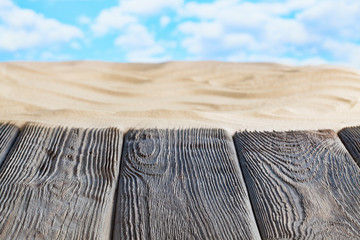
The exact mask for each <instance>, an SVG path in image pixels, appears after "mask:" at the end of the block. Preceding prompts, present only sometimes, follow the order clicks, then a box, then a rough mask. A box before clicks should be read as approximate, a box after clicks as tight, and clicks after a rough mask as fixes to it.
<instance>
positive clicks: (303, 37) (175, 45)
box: [0, 0, 360, 68]
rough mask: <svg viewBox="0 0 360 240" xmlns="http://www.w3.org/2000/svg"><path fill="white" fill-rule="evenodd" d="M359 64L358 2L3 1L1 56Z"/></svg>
mask: <svg viewBox="0 0 360 240" xmlns="http://www.w3.org/2000/svg"><path fill="white" fill-rule="evenodd" d="M84 59H85V60H104V61H118V62H163V61H170V60H220V61H236V62H238V61H240V62H278V63H285V64H292V65H299V64H301V65H303V64H306V65H307V64H324V63H325V64H339V65H345V66H350V67H355V68H360V1H359V0H341V1H335V0H268V1H260V0H256V1H254V0H253V1H250V0H218V1H191V0H190V1H183V0H152V1H149V0H121V1H114V0H106V1H103V0H13V1H11V0H0V61H18V60H21V61H24V60H25V61H28V60H29V61H67V60H84Z"/></svg>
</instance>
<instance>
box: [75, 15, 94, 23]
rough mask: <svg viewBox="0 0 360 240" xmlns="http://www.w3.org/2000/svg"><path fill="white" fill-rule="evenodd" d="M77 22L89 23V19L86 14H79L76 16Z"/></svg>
mask: <svg viewBox="0 0 360 240" xmlns="http://www.w3.org/2000/svg"><path fill="white" fill-rule="evenodd" d="M77 22H78V23H80V24H84V25H86V24H90V23H91V19H90V18H89V17H88V16H85V15H81V16H79V17H78V18H77Z"/></svg>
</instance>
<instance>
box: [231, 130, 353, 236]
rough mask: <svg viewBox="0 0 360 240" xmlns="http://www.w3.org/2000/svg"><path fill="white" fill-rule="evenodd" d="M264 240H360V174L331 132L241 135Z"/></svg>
mask: <svg viewBox="0 0 360 240" xmlns="http://www.w3.org/2000/svg"><path fill="white" fill-rule="evenodd" d="M235 143H236V147H237V150H238V155H239V158H240V163H241V164H240V165H241V167H242V170H243V172H244V178H245V182H246V185H247V187H248V190H249V195H250V199H251V202H252V205H253V210H254V212H255V216H256V220H257V223H258V227H259V230H260V232H261V236H262V238H263V239H360V214H359V212H360V172H359V168H358V166H356V164H355V162H354V161H353V160H352V158H351V156H350V155H349V153H348V152H347V151H346V149H345V147H344V146H343V145H342V144H341V141H340V139H339V138H338V137H337V136H336V133H334V132H333V131H331V130H322V131H291V132H238V133H236V135H235Z"/></svg>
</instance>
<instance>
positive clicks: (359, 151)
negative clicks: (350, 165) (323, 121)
mask: <svg viewBox="0 0 360 240" xmlns="http://www.w3.org/2000/svg"><path fill="white" fill-rule="evenodd" d="M338 135H339V137H340V139H341V141H342V142H343V143H344V145H345V147H346V148H347V150H348V151H349V153H350V154H351V156H352V157H353V159H354V160H355V162H356V163H357V164H358V166H360V127H348V128H344V129H342V130H341V131H340V132H339V133H338Z"/></svg>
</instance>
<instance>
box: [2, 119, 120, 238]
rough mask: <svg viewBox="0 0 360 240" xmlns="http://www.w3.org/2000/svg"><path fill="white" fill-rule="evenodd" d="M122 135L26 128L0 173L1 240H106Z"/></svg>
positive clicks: (40, 127)
mask: <svg viewBox="0 0 360 240" xmlns="http://www.w3.org/2000/svg"><path fill="white" fill-rule="evenodd" d="M121 144H122V133H121V132H120V131H119V130H117V129H114V128H108V129H77V128H72V129H70V128H61V127H56V128H51V127H44V126H39V125H34V124H30V125H27V126H26V127H25V129H24V130H23V132H22V133H21V135H20V136H19V140H18V141H17V143H16V145H15V146H14V151H11V154H10V155H9V157H8V158H7V161H6V162H5V163H4V166H3V168H2V169H1V171H0V239H109V238H110V235H111V232H112V231H111V221H112V211H113V207H114V202H115V197H116V196H115V188H116V185H117V177H118V171H119V165H120V157H121Z"/></svg>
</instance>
